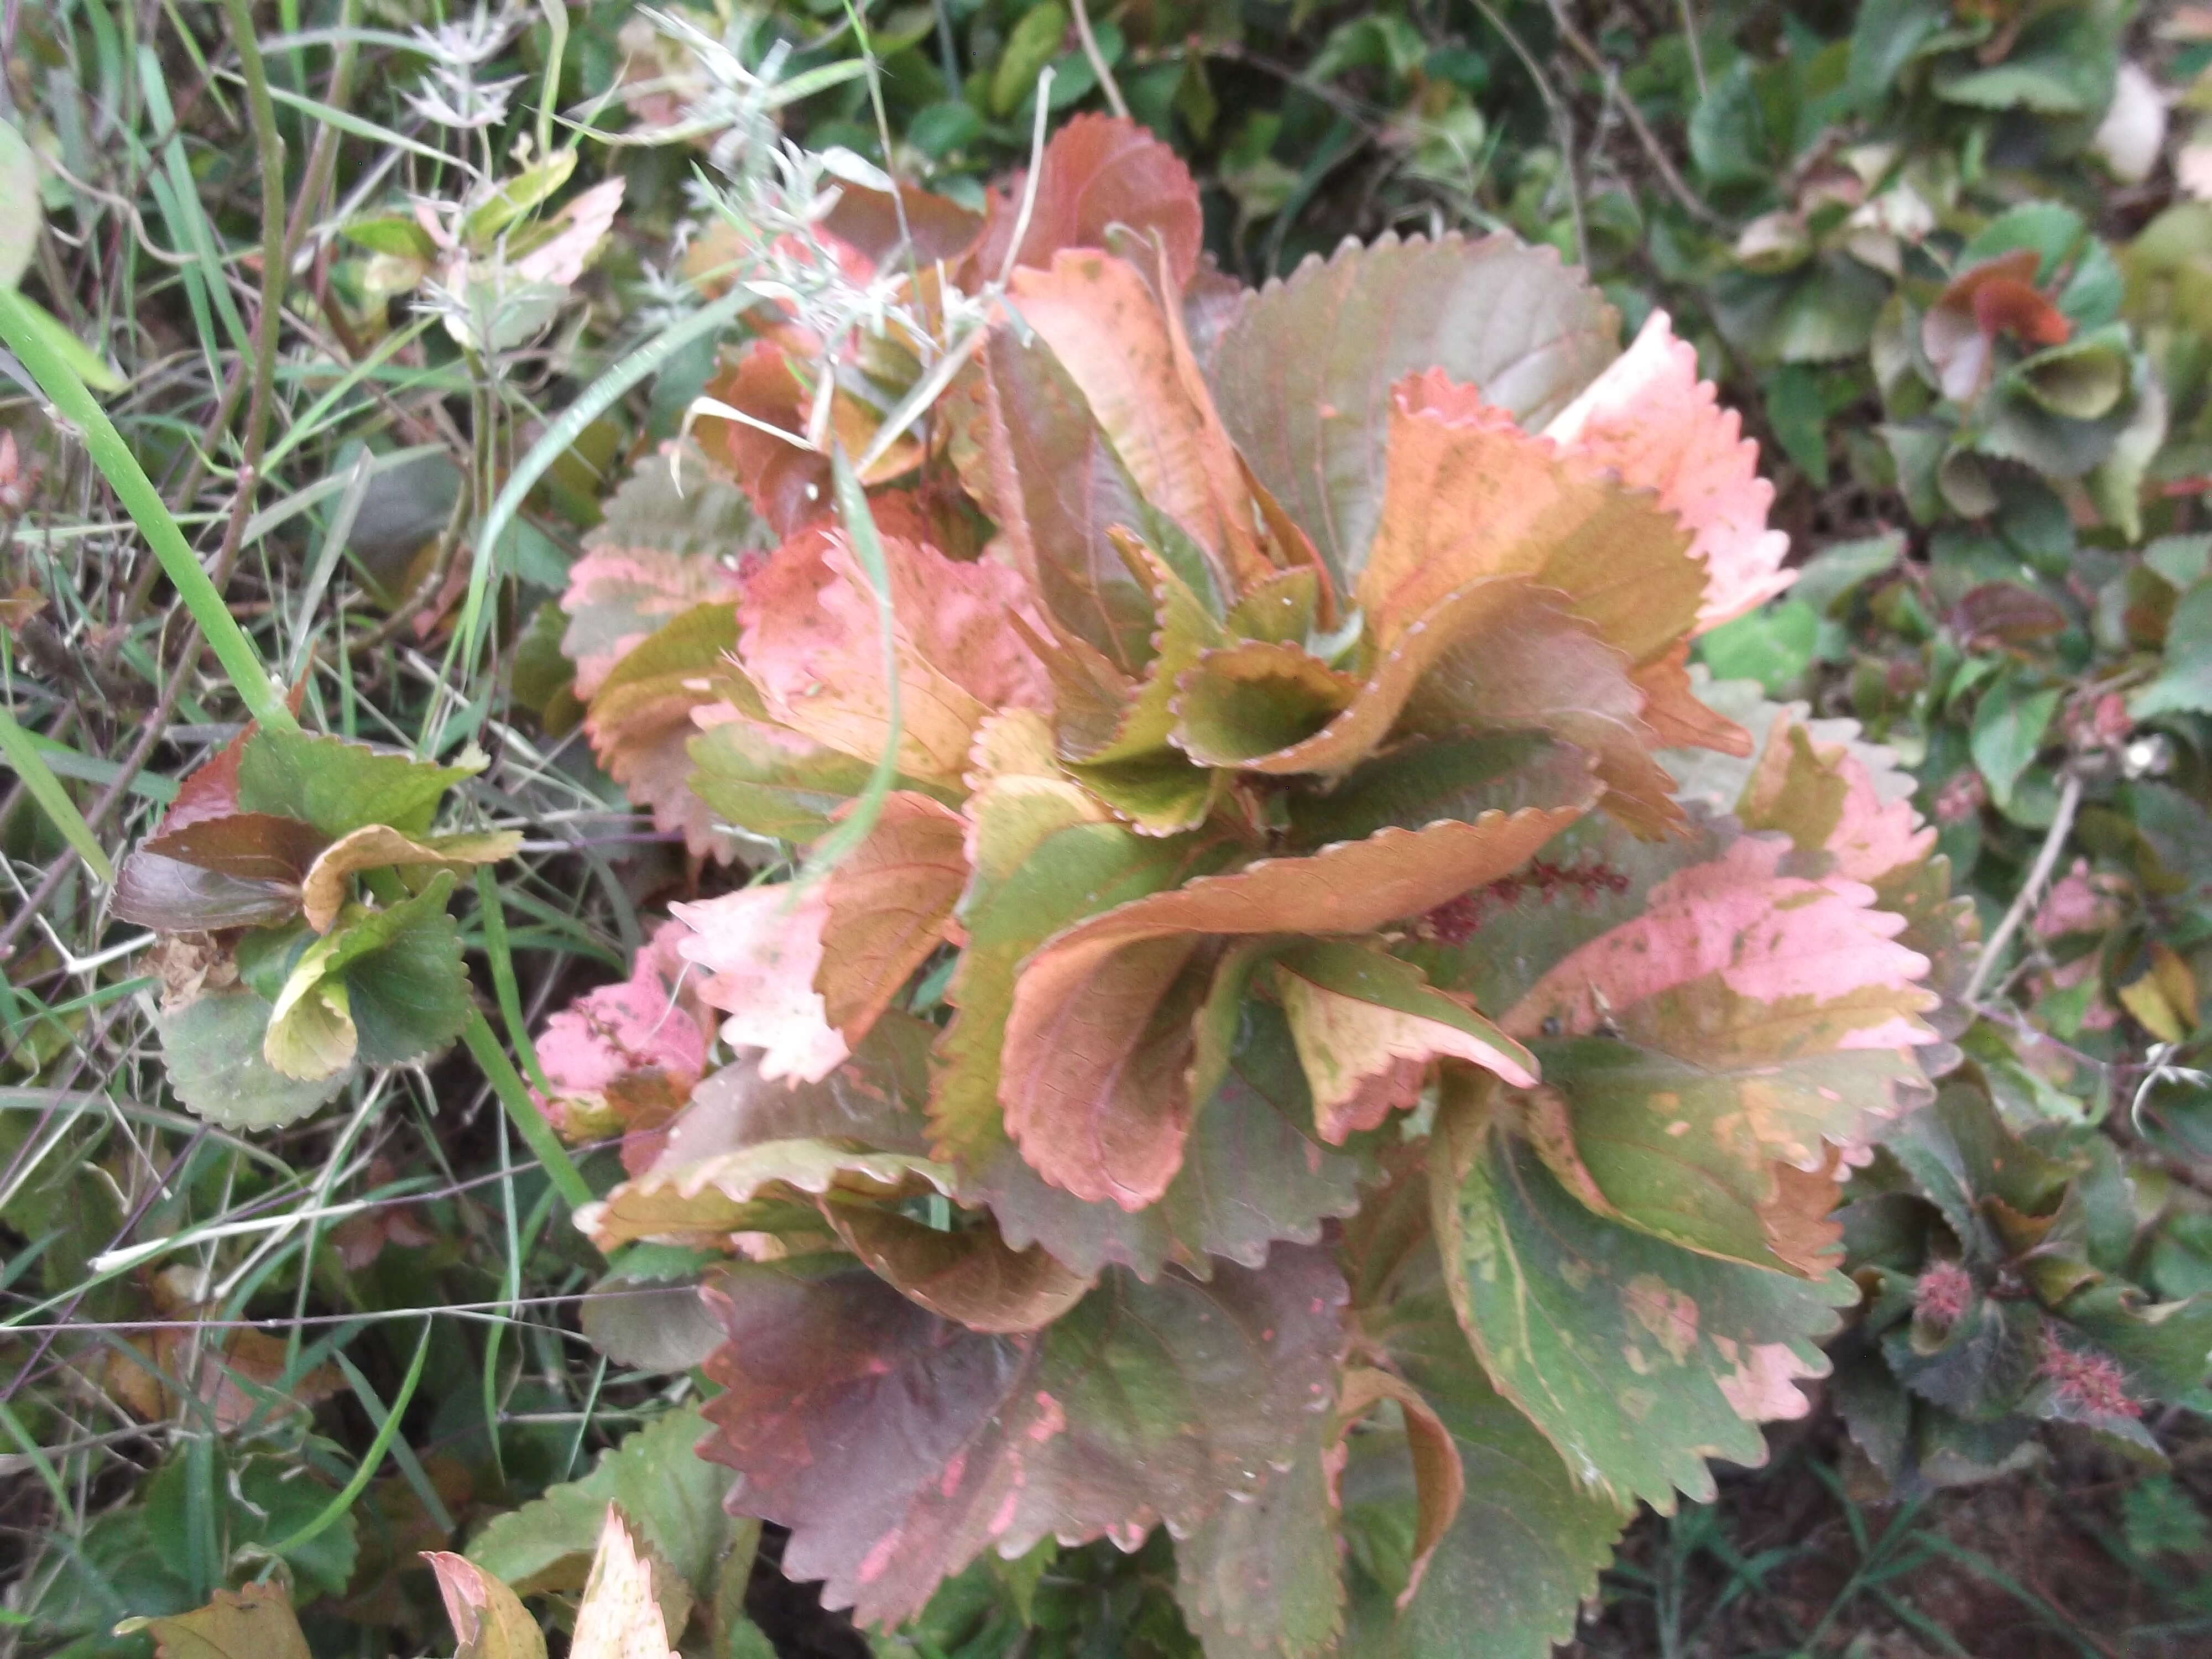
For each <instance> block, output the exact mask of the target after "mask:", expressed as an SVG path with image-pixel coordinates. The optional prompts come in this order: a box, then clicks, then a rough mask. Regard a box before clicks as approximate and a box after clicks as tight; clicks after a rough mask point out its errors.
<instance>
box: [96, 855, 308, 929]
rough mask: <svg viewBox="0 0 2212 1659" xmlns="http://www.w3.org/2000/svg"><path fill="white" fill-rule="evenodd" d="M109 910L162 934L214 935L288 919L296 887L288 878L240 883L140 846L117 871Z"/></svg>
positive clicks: (296, 907)
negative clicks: (237, 928) (285, 879)
mask: <svg viewBox="0 0 2212 1659" xmlns="http://www.w3.org/2000/svg"><path fill="white" fill-rule="evenodd" d="M110 908H112V910H113V911H114V913H115V915H117V916H118V917H119V918H120V919H121V920H123V921H130V922H136V923H137V925H138V926H140V927H151V928H154V929H155V930H156V931H157V932H160V933H216V932H219V931H221V930H222V929H224V928H228V927H263V926H265V925H267V924H269V923H271V922H281V921H290V920H291V919H292V917H294V916H295V915H298V914H299V911H300V890H299V888H298V887H297V886H296V885H295V884H293V883H291V882H272V881H240V879H239V878H237V877H235V876H226V875H220V874H218V873H216V872H215V871H213V870H205V869H202V868H201V867H200V866H197V865H196V864H185V863H182V862H180V861H179V860H176V859H165V858H162V857H161V856H159V855H158V854H153V853H149V852H147V851H146V850H145V849H144V848H143V847H142V848H139V849H137V851H135V852H133V853H132V854H131V855H130V856H129V857H128V858H126V859H125V860H123V867H122V868H121V869H120V870H119V871H118V872H117V873H116V878H115V893H114V896H113V897H112V900H111V901H110Z"/></svg>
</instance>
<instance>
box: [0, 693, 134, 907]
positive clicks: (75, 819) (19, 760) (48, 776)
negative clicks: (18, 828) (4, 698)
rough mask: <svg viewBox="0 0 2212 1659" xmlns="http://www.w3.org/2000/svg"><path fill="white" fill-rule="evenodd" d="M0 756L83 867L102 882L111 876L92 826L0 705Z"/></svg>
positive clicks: (28, 737) (108, 881)
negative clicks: (82, 861)
mask: <svg viewBox="0 0 2212 1659" xmlns="http://www.w3.org/2000/svg"><path fill="white" fill-rule="evenodd" d="M0 758H4V759H5V760H6V761H7V763H8V764H9V766H11V767H13V768H14V769H15V775H16V776H17V777H19V778H21V779H22V780H23V787H24V788H26V789H27V790H29V791H30V792H31V799H33V800H34V801H36V802H38V804H39V810H40V811H42V812H44V813H45V814H46V817H48V818H49V819H51V820H52V823H53V826H54V828H55V829H58V830H60V831H61V833H62V839H63V840H64V841H65V842H68V843H69V844H70V847H71V848H74V849H75V850H76V855H77V856H78V857H79V858H81V859H82V860H84V865H85V868H86V869H88V870H89V871H91V872H92V873H93V874H94V875H95V876H97V877H99V878H100V881H101V882H102V883H112V881H113V880H114V879H115V866H112V865H111V864H110V863H108V861H107V854H106V852H105V851H104V850H102V848H101V847H100V838H99V837H98V836H95V835H94V834H93V833H92V826H91V825H90V824H88V823H86V822H85V821H84V814H83V813H82V812H80V811H77V810H76V802H75V801H73V800H71V799H70V798H69V791H68V790H66V789H64V788H63V787H62V781H61V780H60V779H59V778H58V777H56V776H55V775H54V772H53V769H52V767H50V766H48V765H47V764H46V757H44V756H43V755H41V754H40V753H39V751H38V750H37V748H36V747H35V746H33V744H32V742H31V734H30V733H29V732H26V731H25V730H24V729H23V728H22V727H21V726H18V725H16V724H15V717H14V716H13V715H11V714H9V713H8V711H7V710H6V709H4V708H0Z"/></svg>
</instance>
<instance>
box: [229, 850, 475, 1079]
mask: <svg viewBox="0 0 2212 1659" xmlns="http://www.w3.org/2000/svg"><path fill="white" fill-rule="evenodd" d="M452 893H453V872H451V871H449V870H441V871H438V872H436V873H435V874H434V875H433V876H432V877H431V878H430V880H429V882H428V884H426V885H425V886H424V888H423V890H422V891H421V892H420V893H418V894H416V896H414V897H413V898H410V899H407V900H405V901H404V902H401V903H398V904H395V905H392V906H391V907H390V908H386V909H381V910H369V909H366V908H362V906H359V905H355V906H351V907H349V908H348V909H347V910H346V911H344V912H343V913H341V915H340V917H339V920H338V922H337V926H335V927H332V928H331V931H330V932H329V933H326V934H325V935H324V936H323V937H322V938H321V939H317V940H316V941H315V942H314V943H313V945H309V946H308V947H307V951H305V953H304V954H302V955H301V957H300V959H299V961H298V962H297V963H294V964H293V968H292V971H291V973H290V975H289V976H288V977H287V978H286V979H285V981H284V986H283V989H282V990H281V991H279V992H278V993H277V995H276V1005H275V1006H274V1008H273V1009H272V1011H271V1012H270V1020H269V1036H268V1038H267V1041H266V1042H265V1043H264V1053H265V1054H266V1055H267V1057H268V1060H269V1062H270V1065H272V1066H276V1069H277V1070H279V1071H281V1072H283V1073H285V1075H287V1076H288V1077H298V1078H302V1079H308V1078H318V1077H326V1076H329V1075H331V1073H335V1072H337V1071H340V1070H342V1069H343V1068H344V1067H345V1066H348V1065H349V1064H350V1063H351V1061H352V1060H353V1059H354V1057H355V1053H356V1047H358V1050H359V1054H360V1058H361V1059H362V1060H365V1061H366V1062H368V1064H369V1065H371V1066H398V1065H400V1064H403V1063H404V1062H405V1061H407V1060H415V1059H417V1058H419V1057H420V1056H422V1054H427V1053H428V1052H429V1051H430V1050H431V1049H433V1048H437V1047H439V1046H440V1045H441V1044H443V1043H446V1042H451V1041H452V1040H453V1038H454V1037H456V1036H459V1035H460V1030H461V1027H462V1026H463V1025H464V1024H466V1023H467V1020H468V1015H469V1010H470V1007H471V1003H470V1001H469V996H468V985H467V980H466V978H465V975H464V973H463V969H462V967H461V953H460V939H459V930H458V928H456V927H455V926H454V923H453V918H452V917H450V916H448V915H447V914H446V901H447V898H448V897H449V896H451V895H452Z"/></svg>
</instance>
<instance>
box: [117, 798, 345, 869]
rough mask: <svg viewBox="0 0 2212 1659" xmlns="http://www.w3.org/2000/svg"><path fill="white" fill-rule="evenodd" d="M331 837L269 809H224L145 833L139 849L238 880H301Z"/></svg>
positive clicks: (307, 824)
mask: <svg viewBox="0 0 2212 1659" xmlns="http://www.w3.org/2000/svg"><path fill="white" fill-rule="evenodd" d="M329 840H330V837H329V836H325V835H324V834H322V833H321V832H320V831H319V830H318V829H315V827H314V826H313V824H309V823H301V821H300V820H299V819H297V818H289V817H277V816H276V815H275V814H273V813H269V812H229V813H225V814H223V815H222V817H198V818H195V819H193V820H192V821H191V823H187V824H185V825H184V826H183V827H182V828H180V829H169V828H167V827H166V826H165V827H164V828H162V829H160V830H157V831H156V832H155V834H153V835H150V836H147V837H146V839H145V841H144V842H143V843H141V848H142V850H143V851H144V852H147V853H149V854H152V855H153V856H155V857H156V858H164V859H174V860H178V861H179V863H183V864H191V865H197V866H199V868H201V869H203V870H212V871H214V872H216V874H218V875H224V876H229V877H232V878H235V879H237V880H239V881H257V882H263V881H265V882H278V883H289V884H290V885H292V886H294V887H297V886H299V885H300V884H301V879H302V878H303V877H305V875H306V874H307V867H308V866H309V865H311V864H312V863H313V862H314V860H315V857H316V855H317V854H319V853H320V852H321V851H322V850H323V848H324V846H325V843H326V842H329Z"/></svg>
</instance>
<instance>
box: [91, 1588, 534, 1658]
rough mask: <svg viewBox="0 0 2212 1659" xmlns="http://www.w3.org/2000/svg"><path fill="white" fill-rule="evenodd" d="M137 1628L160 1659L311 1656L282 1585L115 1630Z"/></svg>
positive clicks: (219, 1596)
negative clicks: (150, 1638) (147, 1637)
mask: <svg viewBox="0 0 2212 1659" xmlns="http://www.w3.org/2000/svg"><path fill="white" fill-rule="evenodd" d="M111 1594H112V1591H111ZM138 1631H144V1632H147V1633H148V1634H149V1635H150V1636H152V1637H153V1638H154V1644H155V1652H156V1653H157V1654H159V1655H160V1656H161V1659H307V1638H306V1637H304V1636H302V1635H301V1633H300V1621H299V1620H298V1619H297V1618H296V1617H295V1615H294V1613H293V1612H292V1603H291V1601H290V1599H289V1597H287V1596H286V1595H285V1594H284V1587H283V1585H282V1584H276V1583H258V1584H248V1585H246V1588H245V1589H238V1590H227V1589H219V1590H217V1591H216V1593H215V1598H214V1599H213V1600H212V1601H210V1602H209V1603H208V1604H207V1605H206V1606H205V1607H197V1608H195V1609H194V1610H193V1611H191V1613H176V1614H173V1615H172V1616H170V1617H167V1618H161V1619H126V1620H124V1621H123V1623H122V1624H121V1625H120V1626H118V1627H117V1631H116V1633H117V1634H118V1635H128V1634H131V1633H133V1632H138ZM540 1647H541V1650H542V1648H543V1644H540Z"/></svg>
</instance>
